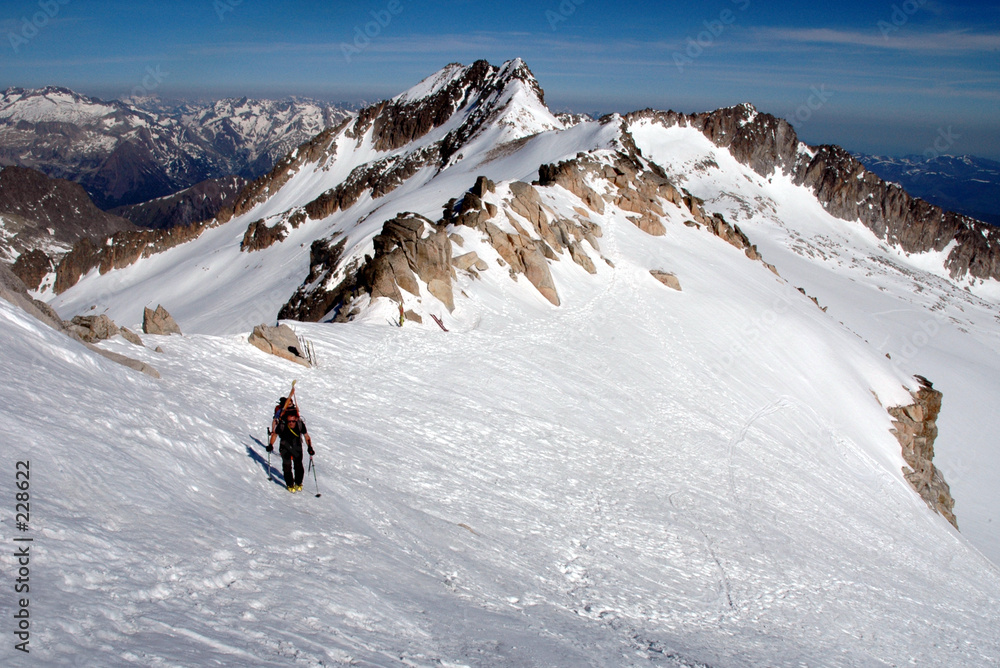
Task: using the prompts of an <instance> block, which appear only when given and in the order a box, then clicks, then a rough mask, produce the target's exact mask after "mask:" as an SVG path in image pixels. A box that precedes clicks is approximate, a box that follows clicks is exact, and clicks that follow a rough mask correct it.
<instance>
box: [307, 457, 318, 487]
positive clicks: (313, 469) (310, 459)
mask: <svg viewBox="0 0 1000 668" xmlns="http://www.w3.org/2000/svg"><path fill="white" fill-rule="evenodd" d="M309 468H310V469H312V472H313V482H315V483H316V496H317V497H319V496H320V493H319V480H316V465H315V464H313V458H312V455H310V456H309Z"/></svg>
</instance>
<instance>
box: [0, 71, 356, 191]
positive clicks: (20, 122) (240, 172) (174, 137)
mask: <svg viewBox="0 0 1000 668" xmlns="http://www.w3.org/2000/svg"><path fill="white" fill-rule="evenodd" d="M346 116H347V112H346V111H344V110H341V109H339V108H336V107H333V106H331V105H327V104H324V103H320V102H314V101H310V100H301V99H287V100H280V101H275V100H250V99H247V98H243V99H239V100H235V99H229V100H219V101H217V102H210V103H183V104H177V105H164V104H162V103H161V102H159V101H157V100H147V101H136V102H122V101H117V100H116V101H111V102H105V101H103V100H99V99H97V98H92V97H87V96H84V95H80V94H78V93H75V92H73V91H71V90H68V89H66V88H59V87H54V86H50V87H46V88H41V89H34V90H28V89H23V88H8V89H7V90H5V91H3V93H2V95H0V166H7V165H17V166H20V167H30V168H33V169H37V170H38V171H41V172H43V173H45V174H47V175H49V176H52V177H56V178H64V179H69V180H71V181H76V182H77V183H79V184H80V185H82V186H83V187H84V189H85V190H86V191H87V192H88V193H89V194H90V196H91V198H92V199H93V200H94V203H95V204H96V205H97V206H98V207H100V208H101V209H111V208H114V207H118V206H124V205H130V204H138V203H141V202H146V201H149V200H152V199H155V198H158V197H163V196H166V195H172V194H174V193H176V192H178V191H180V190H183V189H185V188H188V187H190V186H193V185H195V184H197V183H199V182H201V181H205V180H207V179H214V178H220V177H226V176H232V175H235V176H240V177H243V178H247V179H253V178H256V177H258V176H260V175H261V174H264V173H266V172H267V171H268V170H269V169H270V168H271V167H272V165H273V164H274V163H275V162H276V161H277V160H278V159H279V158H280V157H281V156H283V155H285V154H286V153H287V152H288V151H290V150H291V149H293V148H295V147H296V146H298V145H299V144H301V143H303V142H305V141H307V140H309V139H310V138H312V137H313V136H315V135H316V134H318V133H319V132H321V131H322V130H323V129H324V128H326V127H329V126H331V125H336V124H337V123H338V122H340V121H341V120H342V119H343V118H345V117H346Z"/></svg>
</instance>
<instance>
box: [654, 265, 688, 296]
mask: <svg viewBox="0 0 1000 668" xmlns="http://www.w3.org/2000/svg"><path fill="white" fill-rule="evenodd" d="M649 273H650V274H652V276H653V278H655V279H656V280H658V281H659V282H660V283H663V284H664V285H665V286H667V287H668V288H673V289H674V290H677V292H680V291H681V282H680V281H679V280H678V279H677V276H676V275H675V274H671V273H670V272H667V271H662V270H660V269H650V270H649Z"/></svg>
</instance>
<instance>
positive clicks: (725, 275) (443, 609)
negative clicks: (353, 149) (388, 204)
mask: <svg viewBox="0 0 1000 668" xmlns="http://www.w3.org/2000/svg"><path fill="white" fill-rule="evenodd" d="M602 247H603V248H604V252H605V254H606V255H607V256H608V257H609V259H612V261H613V262H614V264H615V268H614V269H612V268H611V267H610V266H608V265H607V264H605V263H603V262H602V263H601V264H602V267H601V269H600V270H599V274H598V276H597V277H596V278H591V277H589V275H586V274H585V272H583V270H582V269H579V268H578V267H576V265H568V264H566V263H561V264H563V265H565V266H563V267H560V268H561V269H563V270H564V271H563V273H562V274H561V275H559V276H558V277H557V280H558V281H559V284H560V288H561V289H562V290H563V306H562V307H559V308H555V307H552V306H550V305H549V304H548V303H547V302H544V300H542V298H541V297H538V296H537V295H536V296H535V297H531V298H529V297H530V293H527V292H526V291H525V286H524V285H523V284H524V281H523V280H522V281H520V282H517V283H514V282H511V281H509V280H499V279H493V278H490V272H485V273H484V279H483V281H482V285H480V286H478V287H479V290H478V291H477V292H476V295H477V296H476V297H474V298H472V299H469V300H463V301H461V306H460V307H459V308H458V309H456V315H454V316H451V317H450V318H449V320H448V322H449V323H450V324H451V325H452V326H453V328H452V331H451V332H449V333H444V332H442V331H440V330H438V329H437V328H436V327H434V326H433V325H431V326H430V327H419V326H416V325H412V326H411V323H408V324H407V325H406V326H404V327H403V328H402V329H399V328H395V327H388V326H385V325H386V322H385V319H386V318H389V317H391V314H392V311H393V309H392V308H391V305H389V304H385V305H384V309H383V310H382V311H381V312H379V311H378V309H376V310H373V311H371V312H369V319H368V321H367V322H362V323H352V324H347V325H322V324H302V323H295V328H296V329H297V331H298V332H299V333H300V334H301V335H304V336H305V337H307V338H309V339H311V340H312V341H313V342H314V344H315V348H316V351H317V354H318V356H319V359H320V366H319V368H316V369H311V370H305V369H302V368H301V367H298V366H296V365H293V364H291V363H288V362H284V361H282V360H279V359H278V358H275V357H270V356H268V355H265V354H264V353H261V352H260V351H258V350H257V349H255V348H253V347H252V346H250V344H248V343H247V342H246V334H247V333H246V332H244V333H240V334H233V335H221V336H220V335H191V336H184V337H177V336H174V337H152V336H147V337H146V343H147V347H146V348H138V347H135V346H132V345H131V344H127V343H125V342H124V341H123V340H121V339H116V340H115V341H112V342H110V343H108V344H105V345H107V346H108V347H110V348H112V349H114V350H116V351H118V352H122V353H126V354H129V355H132V356H135V357H139V358H141V359H143V360H144V361H147V362H148V363H150V364H152V365H154V366H155V367H156V368H157V369H158V370H159V371H160V372H161V374H162V376H163V378H162V380H153V379H151V378H148V377H147V376H143V375H141V374H138V373H135V372H132V371H130V370H128V369H125V368H123V367H119V366H116V365H114V364H111V363H109V362H107V361H105V360H103V359H102V358H98V357H96V356H94V355H93V354H91V353H90V352H89V351H86V350H85V349H83V348H82V347H80V346H78V344H75V343H73V342H72V341H70V340H68V339H66V338H65V337H63V336H62V335H60V334H57V333H55V332H52V331H49V330H46V328H45V327H44V326H42V325H40V324H38V323H36V322H35V321H33V320H32V319H30V317H28V316H25V315H23V314H21V313H20V312H17V311H14V310H13V309H12V308H11V307H10V306H9V305H8V304H6V302H0V336H2V345H3V346H4V349H5V351H6V353H7V354H5V355H4V357H3V360H2V362H0V364H2V365H3V367H2V368H3V377H4V378H5V379H6V381H5V383H4V384H3V388H2V390H0V392H2V394H0V401H2V405H3V406H4V411H5V413H6V414H7V419H5V420H3V421H2V429H3V433H4V441H5V443H8V444H10V445H9V446H8V447H6V448H5V449H4V462H3V466H4V469H5V470H7V471H9V472H13V470H14V464H15V461H18V460H30V462H31V472H32V478H31V490H32V492H31V493H32V501H33V502H34V508H33V510H34V511H35V512H34V513H33V514H32V521H31V529H30V532H29V533H28V534H27V535H30V536H32V537H34V539H35V542H34V543H33V544H32V554H33V555H34V561H33V562H32V589H31V610H32V630H33V634H32V636H31V649H32V655H31V657H30V658H31V660H32V661H33V662H37V663H34V664H30V665H66V664H72V665H144V666H146V665H211V664H219V665H250V664H252V665H274V666H278V665H304V666H319V665H342V664H353V665H378V666H396V665H400V666H404V665H405V666H435V665H445V666H456V665H468V666H503V665H509V666H581V665H592V666H621V665H640V664H641V665H645V664H649V663H653V664H654V665H666V666H706V665H707V666H748V665H754V666H800V665H808V666H871V665H906V664H911V663H912V664H914V665H920V666H956V665H963V666H966V665H968V666H975V665H981V666H986V665H992V664H995V663H996V662H997V661H998V660H1000V639H998V637H997V634H996V629H997V628H998V623H1000V613H998V612H997V611H998V609H1000V607H998V605H997V603H998V600H1000V577H998V573H997V571H996V568H995V567H993V566H992V565H991V564H990V563H989V562H988V561H987V560H986V559H985V558H984V557H983V556H982V555H981V554H979V553H978V552H977V551H976V550H975V549H974V548H973V547H971V546H970V545H969V543H968V542H967V541H966V540H965V539H964V538H963V537H962V536H961V535H960V534H959V533H957V532H955V531H954V529H952V528H951V526H950V525H949V524H948V523H947V522H946V521H945V520H943V519H942V518H941V517H939V516H937V515H935V514H933V513H932V512H931V511H929V510H928V509H927V507H926V506H925V505H924V503H923V502H922V501H921V500H920V499H919V497H918V496H917V495H916V494H915V493H914V492H913V491H912V490H911V489H910V488H909V486H908V485H907V484H906V483H905V482H904V480H903V479H902V477H901V475H900V473H899V469H900V466H901V465H902V464H903V462H902V459H901V457H900V454H899V446H898V444H897V443H896V442H895V439H894V438H893V436H892V435H891V434H890V433H889V427H890V420H889V416H888V415H887V414H886V412H885V409H884V407H883V406H882V405H880V404H879V400H881V402H882V403H883V404H884V405H890V404H899V403H907V402H908V401H909V395H908V393H907V392H906V390H905V389H904V387H903V385H908V386H909V387H911V388H912V387H913V383H912V381H911V380H910V379H909V378H908V377H907V376H906V375H905V374H903V373H901V372H900V371H899V370H898V369H895V368H894V367H893V366H892V365H891V364H890V363H889V361H888V360H886V359H885V358H884V357H882V356H881V355H880V354H879V353H878V352H877V351H874V350H872V348H871V347H870V346H868V345H866V344H865V343H864V342H863V341H862V340H861V339H860V338H859V337H857V336H856V335H855V334H854V333H852V332H850V331H848V330H847V329H846V328H844V327H842V326H841V325H839V324H838V323H836V322H835V321H833V320H832V319H831V318H830V317H829V316H828V315H826V314H824V313H823V312H822V311H821V310H820V309H818V308H817V307H816V306H815V305H814V304H813V303H812V302H811V301H809V300H808V299H806V298H805V297H804V296H802V295H801V294H800V293H798V292H797V291H795V290H794V289H793V288H791V287H790V286H789V285H787V284H786V283H785V282H784V281H782V280H781V279H779V278H777V277H775V276H774V275H773V274H771V273H770V272H769V271H767V269H766V268H764V267H763V265H761V264H760V263H755V262H751V261H749V260H747V259H746V258H745V257H744V256H743V255H742V253H740V252H739V251H737V250H736V249H733V248H732V247H730V246H728V245H726V244H724V243H722V242H721V241H719V240H718V239H715V238H714V237H711V236H709V235H707V234H705V233H704V232H701V231H698V230H693V229H690V228H686V227H683V226H678V227H677V228H671V229H670V230H669V232H668V235H667V236H665V237H661V238H655V239H654V238H651V237H648V236H647V235H645V233H643V232H640V231H639V230H638V229H637V228H635V227H634V226H633V225H632V224H631V223H627V222H621V224H619V225H608V226H607V227H606V228H605V237H604V239H602ZM668 261H669V263H670V268H671V269H672V270H674V271H676V272H677V274H678V276H679V277H680V279H681V281H682V284H683V288H684V291H683V292H676V291H673V290H669V289H667V288H665V287H663V286H662V285H660V284H659V283H657V282H656V281H655V280H653V279H652V278H651V277H650V276H649V274H648V269H649V268H650V266H649V265H652V264H657V265H660V264H664V263H666V262H668ZM557 266H558V265H557ZM494 273H496V272H494ZM573 273H578V274H579V276H575V277H574V276H573V275H572V274H573ZM527 289H531V288H530V286H527ZM383 315H384V318H383V317H382V316H383ZM133 324H134V323H133ZM182 326H183V324H182ZM734 342H739V346H738V347H737V348H734ZM156 345H160V346H162V347H163V348H164V353H163V354H157V353H155V352H153V351H152V350H151V347H155V346H156ZM804 360H806V361H805V362H804ZM293 379H298V381H299V382H298V388H297V394H298V396H299V398H300V403H301V407H302V411H303V413H304V415H305V417H306V420H307V424H308V426H309V431H310V433H311V434H312V437H313V441H314V443H315V445H316V448H317V450H318V453H317V457H316V463H317V470H318V477H317V480H318V486H317V482H316V481H314V480H313V479H312V478H310V479H307V481H306V482H307V486H306V490H305V492H303V493H300V494H297V495H290V494H288V493H287V492H286V491H285V490H284V489H283V487H281V486H280V484H279V483H277V482H275V481H274V480H272V481H269V480H268V477H267V471H266V467H267V455H266V453H265V451H264V447H263V443H264V442H266V433H265V427H266V426H267V423H268V420H269V414H270V411H271V408H272V406H273V404H274V401H275V400H276V399H277V397H278V396H279V395H281V394H282V393H284V392H285V391H287V388H288V386H289V385H290V384H291V381H292V380H293ZM876 397H877V398H876ZM271 465H272V467H276V466H278V465H279V462H278V460H277V458H276V457H275V458H274V459H272V461H271ZM273 474H274V476H276V477H279V478H280V471H278V469H276V468H275V469H274V471H273ZM8 479H12V473H11V475H10V476H8ZM317 488H318V489H319V491H320V492H321V493H322V496H321V497H320V498H316V497H315V496H314V491H315V490H316V489H317ZM3 525H4V527H5V528H6V529H7V531H5V533H7V534H8V535H9V534H10V533H11V531H10V529H11V524H10V518H9V517H5V518H4V520H3ZM22 535H24V534H22ZM0 563H2V565H3V568H4V570H5V572H11V571H12V569H13V568H14V560H13V559H12V557H11V551H10V550H7V551H5V552H4V553H3V557H2V560H0ZM7 600H9V598H8V599H7ZM11 645H12V643H11V641H10V638H9V637H8V639H7V642H6V644H5V646H4V648H3V652H4V655H5V656H6V657H9V658H5V659H4V662H5V664H8V662H10V664H14V663H16V664H17V665H29V663H26V662H27V660H28V657H20V656H16V655H18V654H20V653H17V652H13V651H12V650H11ZM10 664H8V665H10Z"/></svg>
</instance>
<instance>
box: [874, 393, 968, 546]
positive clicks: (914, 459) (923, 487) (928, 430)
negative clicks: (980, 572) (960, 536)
mask: <svg viewBox="0 0 1000 668" xmlns="http://www.w3.org/2000/svg"><path fill="white" fill-rule="evenodd" d="M916 378H917V380H918V381H919V383H920V388H919V389H918V390H917V391H916V392H911V393H910V394H911V395H912V396H913V402H914V403H912V404H910V405H908V406H893V407H891V408H889V409H888V410H889V414H890V415H891V416H892V417H893V418H894V421H893V423H892V424H893V429H892V433H893V434H895V436H896V439H897V440H898V441H899V444H900V446H901V447H902V450H903V459H904V460H906V463H907V466H904V467H903V476H904V477H905V478H906V480H907V481H908V482H909V483H910V485H912V486H913V489H915V490H916V491H917V493H918V494H920V498H922V499H923V500H924V501H925V502H926V503H927V505H928V506H929V507H930V508H931V509H932V510H934V511H936V512H938V513H940V514H941V515H943V516H944V517H945V519H947V520H948V521H949V522H951V523H952V525H953V526H954V527H955V528H956V529H957V528H958V520H957V519H955V513H954V512H953V509H954V507H955V500H954V499H952V498H951V490H950V488H949V487H948V483H947V482H945V480H944V476H943V475H942V474H941V471H939V470H938V469H937V468H936V467H935V466H934V462H933V460H934V440H935V439H936V438H937V434H938V429H937V417H938V414H939V413H940V412H941V399H942V394H941V392H939V391H938V390H935V389H934V387H933V385H932V384H931V382H930V381H929V380H927V379H926V378H924V377H923V376H917V377H916Z"/></svg>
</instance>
